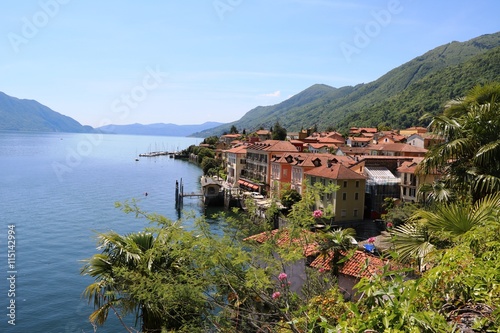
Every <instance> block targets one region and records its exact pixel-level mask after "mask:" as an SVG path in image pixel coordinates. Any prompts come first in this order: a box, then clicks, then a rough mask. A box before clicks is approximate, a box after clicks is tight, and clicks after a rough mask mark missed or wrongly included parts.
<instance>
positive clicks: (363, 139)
mask: <svg viewBox="0 0 500 333" xmlns="http://www.w3.org/2000/svg"><path fill="white" fill-rule="evenodd" d="M349 139H350V140H351V141H355V142H370V141H371V140H372V138H366V137H362V136H357V137H356V136H355V137H353V136H350V137H349Z"/></svg>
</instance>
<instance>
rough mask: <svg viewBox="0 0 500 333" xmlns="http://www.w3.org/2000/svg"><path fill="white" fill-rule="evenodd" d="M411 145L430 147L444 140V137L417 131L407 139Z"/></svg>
mask: <svg viewBox="0 0 500 333" xmlns="http://www.w3.org/2000/svg"><path fill="white" fill-rule="evenodd" d="M406 142H407V143H408V144H409V145H411V146H414V147H419V148H425V149H429V147H431V146H433V145H435V144H438V143H442V142H444V139H443V138H441V137H439V136H437V135H435V134H433V133H415V134H412V135H410V136H409V137H408V139H407V141H406Z"/></svg>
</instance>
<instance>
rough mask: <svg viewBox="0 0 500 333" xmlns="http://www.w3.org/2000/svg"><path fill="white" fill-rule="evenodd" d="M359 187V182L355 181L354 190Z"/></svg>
mask: <svg viewBox="0 0 500 333" xmlns="http://www.w3.org/2000/svg"><path fill="white" fill-rule="evenodd" d="M358 187H359V180H356V188H358Z"/></svg>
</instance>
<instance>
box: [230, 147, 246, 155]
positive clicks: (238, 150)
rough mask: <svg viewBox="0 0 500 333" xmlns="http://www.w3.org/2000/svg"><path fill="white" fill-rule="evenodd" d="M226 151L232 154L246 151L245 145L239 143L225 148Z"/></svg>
mask: <svg viewBox="0 0 500 333" xmlns="http://www.w3.org/2000/svg"><path fill="white" fill-rule="evenodd" d="M225 152H226V153H234V154H244V153H246V152H247V146H245V145H241V146H237V147H234V148H231V149H228V150H225Z"/></svg>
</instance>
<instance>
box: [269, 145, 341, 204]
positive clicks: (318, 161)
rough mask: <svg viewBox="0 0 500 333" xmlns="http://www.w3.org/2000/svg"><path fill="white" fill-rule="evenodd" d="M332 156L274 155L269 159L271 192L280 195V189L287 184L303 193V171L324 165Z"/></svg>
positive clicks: (308, 154)
mask: <svg viewBox="0 0 500 333" xmlns="http://www.w3.org/2000/svg"><path fill="white" fill-rule="evenodd" d="M332 158H334V156H333V155H332V154H312V153H300V154H299V153H289V154H283V155H282V156H281V157H277V156H275V158H274V159H273V160H272V161H271V181H272V185H271V187H272V193H273V194H275V195H276V196H278V197H279V196H280V193H281V191H282V189H283V188H284V187H285V186H289V187H290V189H293V190H296V191H297V192H298V193H299V194H302V193H303V190H304V189H305V183H303V178H304V172H306V171H308V170H311V169H313V168H317V167H319V166H321V165H325V164H326V163H327V162H328V160H331V159H332Z"/></svg>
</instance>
